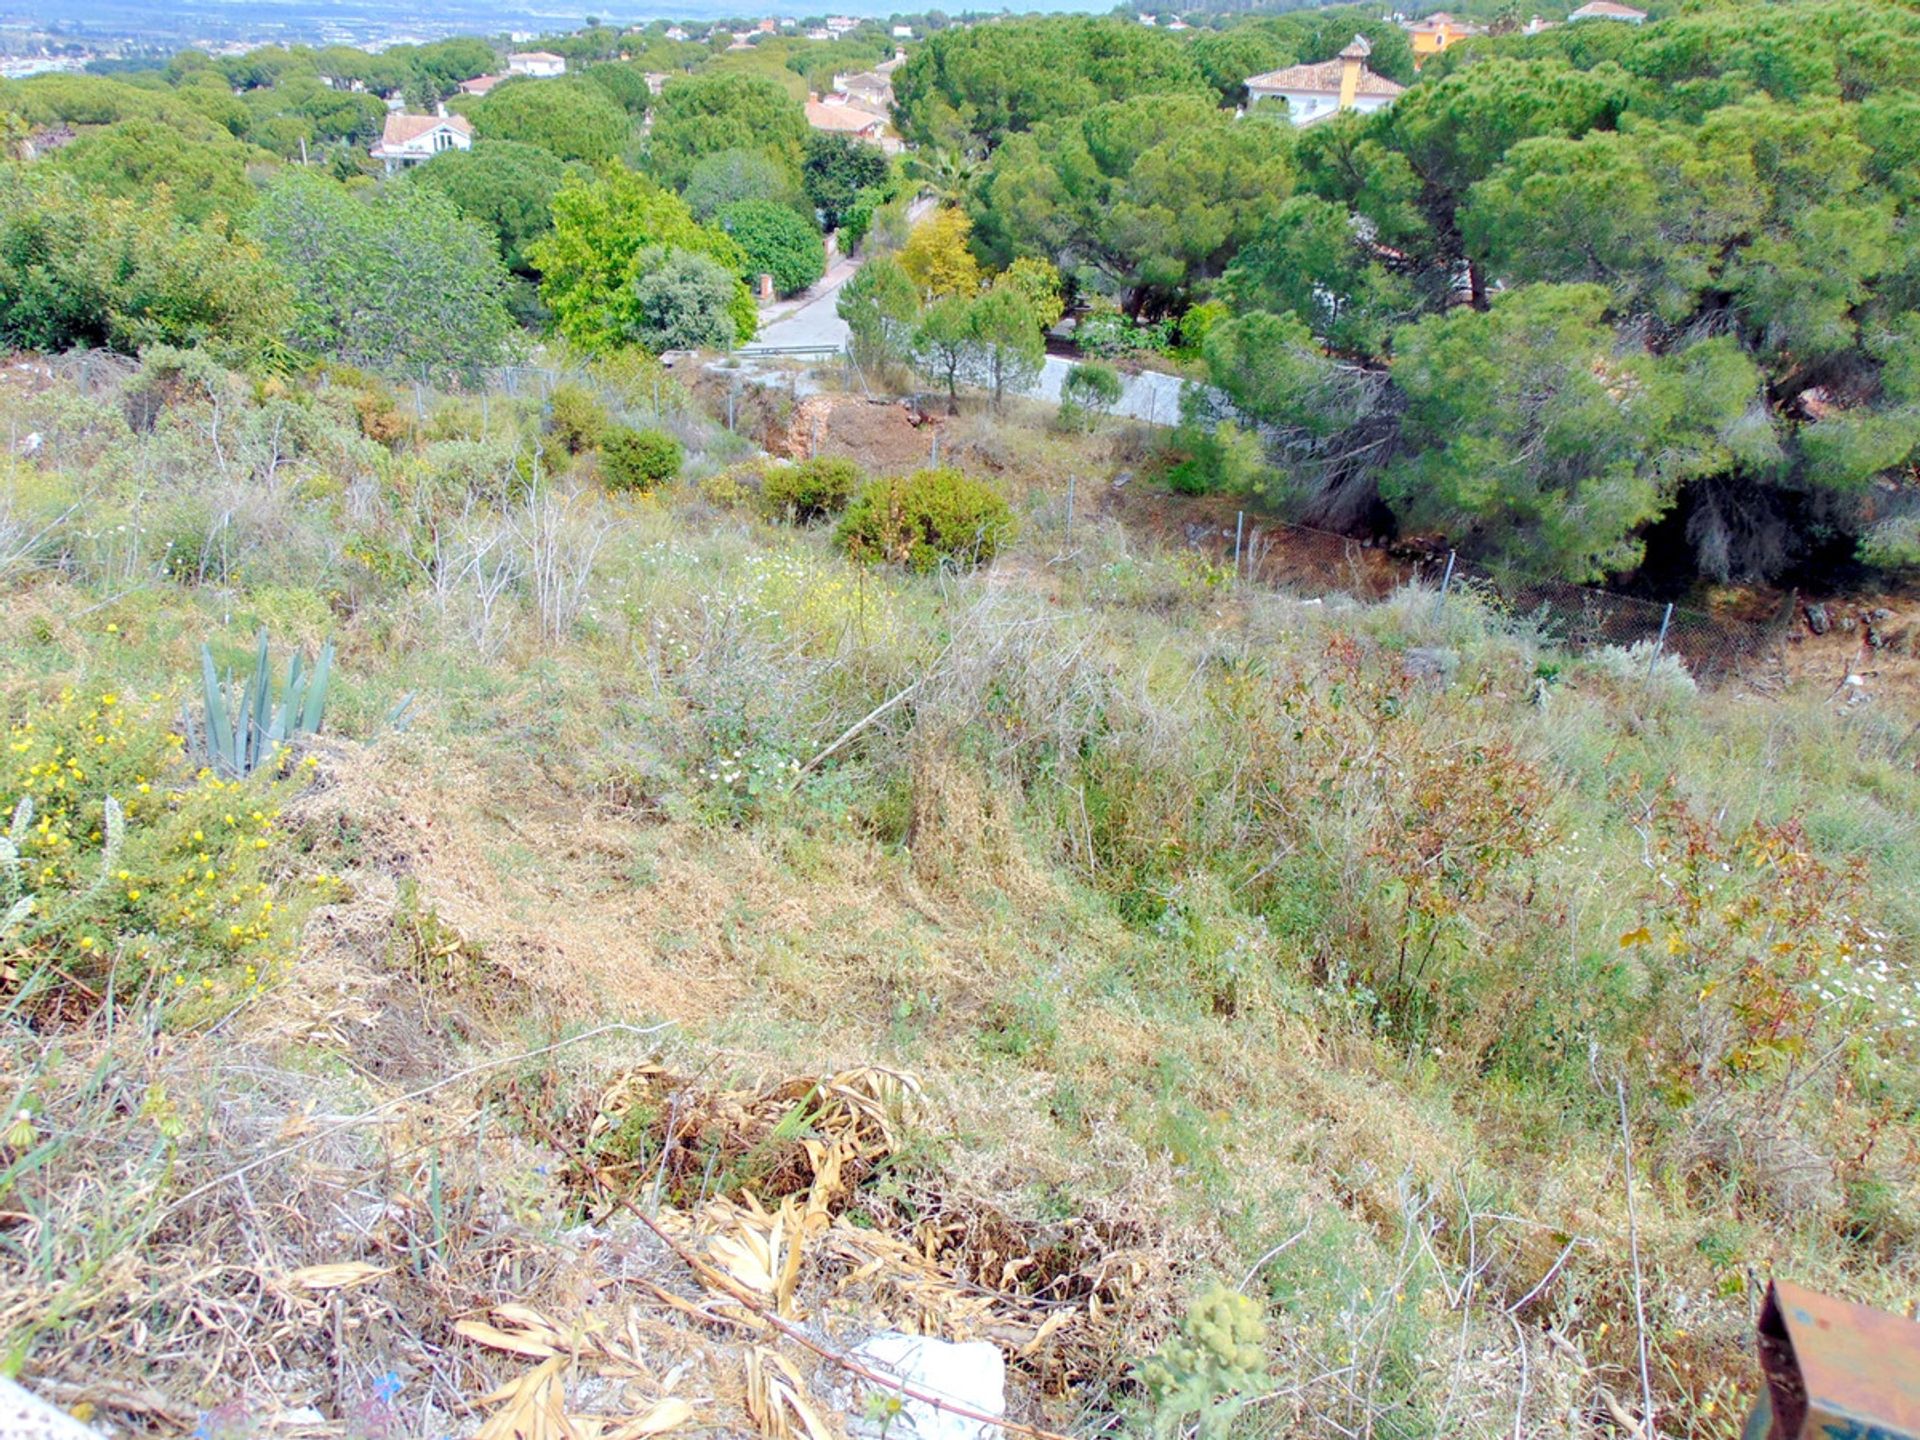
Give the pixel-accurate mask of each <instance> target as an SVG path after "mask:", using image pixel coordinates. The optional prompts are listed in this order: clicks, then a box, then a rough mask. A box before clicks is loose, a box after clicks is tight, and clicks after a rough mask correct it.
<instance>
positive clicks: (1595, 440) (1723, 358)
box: [1382, 285, 1760, 580]
mask: <svg viewBox="0 0 1920 1440" xmlns="http://www.w3.org/2000/svg"><path fill="white" fill-rule="evenodd" d="M1606 306H1607V292H1606V291H1605V290H1603V289H1601V288H1600V287H1599V286H1596V285H1535V286H1529V287H1527V288H1526V289H1524V290H1520V291H1517V292H1515V293H1514V294H1512V295H1508V296H1504V297H1502V298H1501V300H1500V302H1499V303H1498V304H1496V305H1494V306H1493V308H1492V310H1491V311H1490V312H1479V311H1474V310H1455V311H1453V312H1452V313H1450V314H1447V315H1440V316H1432V317H1429V318H1428V319H1425V320H1422V321H1420V322H1419V323H1418V324H1416V325H1413V326H1410V327H1408V328H1407V329H1406V330H1405V331H1403V332H1402V333H1401V335H1400V337H1399V338H1398V340H1397V341H1396V350H1397V357H1396V360H1395V363H1394V376H1395V379H1396V381H1397V383H1398V384H1399V386H1400V387H1401V389H1402V391H1403V392H1404V393H1405V395H1406V397H1407V403H1408V414H1407V424H1406V437H1407V439H1408V441H1409V442H1410V448H1411V450H1412V452H1413V453H1411V454H1410V455H1409V456H1408V457H1407V458H1405V459H1402V460H1399V461H1396V462H1395V463H1394V464H1393V465H1391V466H1389V467H1388V468H1387V471H1386V473H1385V475H1384V477H1383V480H1382V490H1383V492H1384V493H1385V494H1386V496H1387V498H1388V499H1389V501H1390V502H1392V503H1393V504H1394V505H1395V506H1396V507H1397V508H1398V509H1400V510H1401V511H1402V512H1403V513H1405V514H1406V515H1407V516H1408V518H1409V520H1410V521H1411V522H1412V523H1414V524H1416V525H1432V526H1436V527H1438V528H1441V529H1443V530H1445V531H1446V532H1447V533H1448V534H1449V536H1450V537H1451V538H1453V539H1454V540H1455V541H1456V543H1461V544H1463V545H1470V546H1471V547H1472V548H1474V549H1477V550H1479V551H1481V552H1483V553H1487V554H1490V555H1493V556H1495V557H1497V558H1499V559H1502V560H1507V561H1511V562H1514V563H1516V564H1521V565H1524V566H1526V567H1528V568H1534V569H1545V570H1548V571H1550V572H1552V573H1555V574H1559V575H1562V576H1564V577H1566V578H1568V579H1571V580H1591V579H1597V578H1599V577H1601V576H1603V575H1605V574H1607V573H1609V572H1611V571H1615V570H1623V569H1627V568H1630V567H1631V566H1633V565H1634V564H1636V563H1637V562H1638V561H1639V559H1640V556H1641V553H1642V542H1641V540H1640V538H1639V531H1640V529H1641V528H1642V527H1643V526H1645V525H1646V524H1648V523H1649V522H1650V521H1652V520H1654V519H1656V518H1657V517H1658V516H1660V515H1661V514H1662V513H1664V511H1665V510H1666V509H1667V508H1668V506H1669V505H1670V504H1671V503H1672V499H1673V496H1674V494H1675V493H1676V491H1677V489H1678V487H1679V485H1680V484H1681V483H1682V482H1684V481H1685V480H1687V479H1689V478H1692V477H1693V476H1694V475H1695V474H1698V473H1700V472H1701V470H1702V468H1704V467H1706V466H1710V465H1711V464H1712V463H1713V462H1714V461H1715V460H1717V459H1719V458H1720V454H1719V451H1718V445H1719V441H1720V437H1721V436H1722V435H1723V434H1724V433H1726V432H1730V431H1732V430H1733V429H1735V427H1737V426H1738V424H1739V422H1740V421H1741V419H1742V418H1743V416H1744V415H1745V413H1746V410H1747V407H1748V404H1749V403H1750V402H1751V400H1752V398H1753V396H1754V395H1755V394H1756V393H1757V392H1758V391H1759V388H1760V379H1759V374H1758V371H1757V370H1756V369H1755V368H1754V367H1753V366H1752V364H1751V362H1750V361H1747V360H1746V359H1745V358H1744V357H1742V356H1741V355H1740V354H1739V351H1738V347H1737V346H1735V345H1733V344H1731V343H1729V342H1718V341H1717V342H1712V343H1713V348H1712V349H1705V348H1704V347H1701V348H1702V349H1703V353H1702V354H1701V355H1698V356H1695V357H1694V358H1693V359H1692V360H1689V355H1688V353H1682V354H1681V355H1679V356H1676V357H1655V356H1651V355H1648V354H1647V353H1646V352H1644V351H1641V352H1638V353H1635V352H1632V351H1627V352H1625V353H1623V352H1622V349H1621V346H1620V343H1619V341H1618V339H1617V337H1616V336H1615V334H1614V332H1613V330H1612V328H1611V327H1610V326H1608V325H1607V324H1606V323H1605V314H1606ZM1689 353H1690V352H1689ZM1729 362H1730V363H1729ZM1716 372H1717V373H1716ZM1701 382H1708V383H1701Z"/></svg>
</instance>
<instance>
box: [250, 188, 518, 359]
mask: <svg viewBox="0 0 1920 1440" xmlns="http://www.w3.org/2000/svg"><path fill="white" fill-rule="evenodd" d="M249 224H250V227H251V229H252V231H253V233H254V234H255V235H256V236H257V237H258V238H259V240H260V242H261V245H262V246H263V247H264V249H265V250H266V252H267V254H268V255H269V256H271V257H272V258H273V259H274V260H275V261H276V262H277V263H278V264H279V265H280V267H281V268H282V269H283V270H284V271H285V272H286V275H287V278H288V280H289V282H290V283H291V286H292V290H293V297H294V326H293V338H294V340H295V343H297V344H300V345H302V346H305V347H307V348H309V349H312V350H314V351H316V352H318V353H320V354H322V355H326V356H328V357H330V358H333V359H338V360H344V361H346V362H347V363H348V364H351V365H359V366H362V367H364V368H366V369H370V370H379V371H384V372H387V373H390V374H392V373H406V374H416V373H419V372H421V371H426V372H429V373H436V374H441V375H450V374H451V375H471V374H472V373H473V372H475V371H477V370H479V369H482V368H484V367H486V366H489V365H493V364H497V363H499V361H500V360H501V359H502V357H503V354H504V350H505V346H506V342H507V340H508V338H509V336H511V335H512V334H513V333H514V331H515V326H514V324H513V318H512V316H511V315H510V314H509V313H508V312H507V307H506V303H505V300H504V298H503V296H504V292H505V289H506V280H507V276H506V269H505V267H504V266H503V265H502V264H501V262H500V256H499V254H498V251H497V249H496V247H495V242H494V239H493V237H492V235H490V234H489V233H488V232H487V231H486V230H485V229H483V228H482V227H481V226H479V225H477V224H475V223H474V222H473V221H471V220H469V219H467V218H466V217H465V216H464V215H462V214H461V213H460V211H459V210H458V209H457V208H456V207H455V206H454V204H453V202H452V201H451V200H449V199H447V198H446V197H445V196H444V195H441V194H439V193H438V192H437V191H435V190H432V189H430V188H426V187H422V186H414V185H396V186H383V187H381V188H380V189H379V190H377V191H375V192H374V193H373V194H372V195H370V196H366V197H361V196H358V195H354V194H352V193H350V192H349V191H347V190H346V189H344V188H343V187H342V186H340V185H338V184H336V183H334V182H333V181H332V180H328V179H325V178H323V177H321V176H318V175H314V174H311V173H309V172H305V171H300V170H294V171H290V172H288V173H286V174H284V175H281V176H279V177H277V178H276V179H275V180H274V181H273V182H272V184H270V185H269V186H268V187H267V190H266V192H265V193H264V194H263V196H262V197H261V200H260V203H259V204H258V205H257V206H256V207H255V209H254V211H253V214H252V216H251V217H250V221H249Z"/></svg>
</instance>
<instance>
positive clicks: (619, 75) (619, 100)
mask: <svg viewBox="0 0 1920 1440" xmlns="http://www.w3.org/2000/svg"><path fill="white" fill-rule="evenodd" d="M580 74H581V78H583V79H585V80H587V81H590V82H591V83H592V84H595V85H598V86H599V87H600V88H601V89H602V90H604V91H606V92H607V98H608V99H610V100H612V101H613V103H614V104H616V105H618V106H619V107H620V108H621V109H622V110H624V111H626V112H627V113H628V114H629V115H644V114H646V113H647V111H648V110H650V109H651V108H652V107H653V87H652V86H651V85H649V84H647V72H646V70H645V69H644V68H643V67H641V66H639V65H635V64H632V63H630V62H627V61H614V62H612V63H610V64H603V65H589V66H588V67H587V68H586V69H584V70H582V71H581V72H580Z"/></svg>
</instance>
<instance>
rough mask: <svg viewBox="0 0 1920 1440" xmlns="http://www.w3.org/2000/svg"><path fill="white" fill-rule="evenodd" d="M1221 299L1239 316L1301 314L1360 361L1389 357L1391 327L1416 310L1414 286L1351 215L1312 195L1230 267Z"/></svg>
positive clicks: (1278, 214)
mask: <svg viewBox="0 0 1920 1440" xmlns="http://www.w3.org/2000/svg"><path fill="white" fill-rule="evenodd" d="M1220 293H1221V294H1222V295H1223V296H1224V297H1225V298H1226V299H1227V301H1228V302H1229V303H1230V304H1231V305H1232V306H1233V307H1234V308H1235V309H1237V310H1241V311H1249V310H1268V311H1272V312H1274V313H1275V314H1287V313H1292V314H1294V315H1297V316H1299V317H1300V318H1301V319H1302V320H1304V321H1305V322H1306V323H1307V324H1308V325H1309V326H1310V327H1311V328H1312V330H1313V333H1314V334H1315V335H1317V336H1318V337H1319V338H1320V340H1321V341H1322V343H1324V344H1325V345H1327V346H1328V347H1329V348H1331V349H1334V350H1338V351H1342V352H1345V353H1347V354H1353V355H1377V354H1381V353H1383V352H1384V351H1385V349H1386V346H1387V336H1388V334H1389V333H1390V331H1391V329H1392V327H1393V326H1394V325H1397V324H1399V323H1401V322H1402V321H1403V320H1406V319H1410V318H1411V317H1412V314H1413V312H1414V297H1413V294H1412V290H1411V287H1410V286H1409V285H1408V284H1407V282H1406V281H1405V279H1404V278H1402V277H1401V276H1400V275H1398V274H1397V273H1395V272H1394V271H1391V270H1389V269H1388V268H1387V267H1386V265H1385V264H1383V263H1382V261H1381V259H1380V257H1379V255H1378V253H1377V251H1376V248H1375V247H1374V246H1372V245H1371V244H1369V243H1368V242H1367V241H1366V240H1365V239H1364V238H1363V236H1362V235H1361V234H1360V233H1359V232H1358V231H1357V230H1356V229H1355V227H1354V225H1353V222H1352V219H1351V217H1350V216H1349V215H1348V214H1347V212H1346V211H1345V210H1343V209H1341V208H1340V207H1339V206H1337V205H1334V204H1331V203H1330V202H1328V201H1325V200H1321V199H1319V198H1318V197H1316V196H1312V195H1296V196H1293V197H1292V198H1291V199H1289V200H1287V201H1285V202H1284V203H1282V204H1281V205H1280V206H1279V207H1277V208H1276V209H1275V210H1274V212H1273V214H1272V216H1271V217H1270V218H1269V219H1268V220H1267V221H1266V223H1265V224H1264V225H1262V226H1261V228H1260V230H1259V232H1258V233H1257V234H1256V235H1255V236H1254V237H1253V238H1252V240H1251V242H1250V243H1249V244H1247V245H1246V246H1245V247H1244V248H1243V249H1242V250H1241V251H1240V252H1239V254H1237V255H1236V256H1235V257H1234V260H1233V263H1232V264H1231V265H1229V266H1228V267H1227V271H1226V274H1225V275H1223V276H1222V277H1221V280H1220Z"/></svg>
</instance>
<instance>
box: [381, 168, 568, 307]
mask: <svg viewBox="0 0 1920 1440" xmlns="http://www.w3.org/2000/svg"><path fill="white" fill-rule="evenodd" d="M566 178H567V166H566V164H565V162H563V161H562V160H561V159H560V158H559V157H558V156H557V155H555V154H554V153H553V152H552V151H550V150H544V149H542V148H540V147H539V146H537V145H525V144H521V143H520V142H519V141H516V140H476V141H475V142H474V144H473V148H472V149H470V150H446V151H443V152H441V153H440V154H438V155H436V156H434V157H433V159H431V160H429V161H428V162H427V163H426V164H424V165H416V166H414V167H413V168H412V169H411V170H409V171H408V172H407V183H409V184H413V185H420V186H424V187H426V188H427V189H430V190H437V191H439V192H440V193H441V194H442V195H445V196H446V197H447V198H448V199H449V200H451V201H453V203H454V204H455V205H456V206H458V207H459V209H460V213H461V214H463V215H465V216H466V217H467V218H468V219H470V220H476V221H478V222H479V223H480V224H482V225H484V226H486V227H487V229H489V230H491V231H492V232H493V236H494V239H495V241H496V242H497V244H498V245H499V248H500V258H501V259H502V260H504V261H505V262H506V264H507V268H508V269H510V270H515V271H519V272H520V273H522V274H530V273H532V270H533V265H532V262H531V261H529V260H528V258H527V252H528V249H529V248H530V247H531V246H532V245H533V244H534V242H535V241H537V240H539V239H540V238H541V237H542V236H543V235H545V234H546V233H547V232H548V231H549V230H551V229H552V228H553V213H552V206H553V197H554V196H555V195H556V194H558V193H559V190H560V186H561V185H562V184H563V183H564V182H565V180H566Z"/></svg>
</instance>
